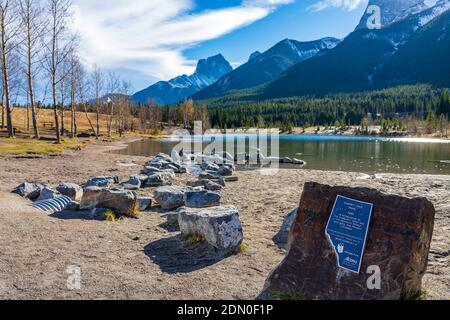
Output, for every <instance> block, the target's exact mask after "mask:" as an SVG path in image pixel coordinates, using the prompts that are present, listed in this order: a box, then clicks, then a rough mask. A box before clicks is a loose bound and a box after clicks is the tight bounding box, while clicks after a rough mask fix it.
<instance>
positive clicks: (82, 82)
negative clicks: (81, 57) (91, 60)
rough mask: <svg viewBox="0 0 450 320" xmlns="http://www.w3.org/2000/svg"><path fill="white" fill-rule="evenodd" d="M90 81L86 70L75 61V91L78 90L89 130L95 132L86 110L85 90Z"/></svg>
mask: <svg viewBox="0 0 450 320" xmlns="http://www.w3.org/2000/svg"><path fill="white" fill-rule="evenodd" d="M89 86H90V83H89V81H88V79H87V77H86V72H85V70H84V68H83V66H82V65H81V63H80V62H79V61H78V62H77V92H78V98H79V101H80V103H81V105H82V106H83V110H84V114H85V115H86V119H87V121H88V122H89V126H90V127H91V130H92V131H93V132H94V134H96V131H95V128H94V125H93V124H92V121H91V119H90V118H89V114H88V111H87V97H86V92H88V91H89Z"/></svg>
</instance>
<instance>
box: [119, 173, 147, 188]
mask: <svg viewBox="0 0 450 320" xmlns="http://www.w3.org/2000/svg"><path fill="white" fill-rule="evenodd" d="M147 179H148V177H147ZM147 179H145V181H147ZM121 185H122V187H123V188H124V189H126V190H139V188H140V187H141V179H140V178H139V177H138V176H131V177H130V178H129V179H128V181H125V182H123V183H121Z"/></svg>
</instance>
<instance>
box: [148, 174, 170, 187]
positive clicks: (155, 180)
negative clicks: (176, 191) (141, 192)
mask: <svg viewBox="0 0 450 320" xmlns="http://www.w3.org/2000/svg"><path fill="white" fill-rule="evenodd" d="M171 184H172V181H171V176H170V175H168V174H162V173H161V172H159V173H155V174H152V175H151V176H148V179H147V181H146V182H145V187H160V186H169V185H171Z"/></svg>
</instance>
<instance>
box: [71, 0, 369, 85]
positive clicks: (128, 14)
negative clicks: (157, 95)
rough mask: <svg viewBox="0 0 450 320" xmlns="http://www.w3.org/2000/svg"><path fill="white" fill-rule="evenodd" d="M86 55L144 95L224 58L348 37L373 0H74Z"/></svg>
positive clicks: (235, 59) (239, 60) (237, 59)
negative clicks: (284, 43)
mask: <svg viewBox="0 0 450 320" xmlns="http://www.w3.org/2000/svg"><path fill="white" fill-rule="evenodd" d="M73 3H74V12H75V19H74V28H75V29H76V30H77V31H78V33H79V34H80V36H81V51H80V54H81V57H82V59H83V61H84V63H85V65H86V66H87V67H88V69H89V68H91V67H92V66H93V65H94V64H96V65H97V66H99V67H100V68H103V69H105V70H114V71H117V73H119V74H120V75H121V76H122V77H123V78H124V79H126V80H129V81H131V83H132V85H133V89H134V90H140V89H142V88H145V87H147V86H149V85H150V84H152V83H154V82H156V81H158V80H168V79H170V78H172V77H174V76H177V75H180V74H184V73H185V74H190V73H192V72H193V71H194V69H195V65H196V61H197V60H198V59H201V58H206V57H208V56H211V55H214V54H217V53H222V54H223V55H224V56H225V58H226V59H227V60H228V61H230V63H232V64H233V65H234V66H237V65H239V64H241V63H244V62H246V61H247V59H248V56H249V55H250V54H251V53H252V52H254V51H256V50H259V51H261V52H263V51H265V50H267V49H268V48H270V47H271V46H273V45H274V44H275V43H277V42H278V41H281V40H283V39H285V38H290V39H295V40H299V41H307V40H315V39H318V38H321V37H326V36H334V37H338V38H342V37H345V36H346V35H347V34H348V33H350V32H351V31H352V30H353V29H354V28H355V26H356V25H357V23H358V21H359V19H360V17H361V16H362V14H363V11H364V9H365V7H366V5H367V0H133V1H129V0H96V1H92V0H73Z"/></svg>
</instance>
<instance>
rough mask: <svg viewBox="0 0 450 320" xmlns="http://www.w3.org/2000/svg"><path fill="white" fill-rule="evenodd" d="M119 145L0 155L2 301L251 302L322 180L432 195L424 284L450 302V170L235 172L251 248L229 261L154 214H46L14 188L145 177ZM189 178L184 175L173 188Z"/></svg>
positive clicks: (236, 199)
mask: <svg viewBox="0 0 450 320" xmlns="http://www.w3.org/2000/svg"><path fill="white" fill-rule="evenodd" d="M118 147H120V144H119V143H117V142H116V143H102V142H97V143H93V144H90V145H89V147H88V148H87V149H85V150H82V151H78V152H75V151H73V152H72V151H71V152H67V153H64V154H62V155H57V156H46V157H40V158H15V157H11V156H6V157H0V168H1V170H0V298H2V299H66V298H67V299H253V298H254V297H255V296H256V295H257V294H258V293H259V291H260V290H261V289H262V287H263V284H264V281H265V279H266V277H267V275H268V274H269V272H270V271H271V270H272V269H273V268H274V267H275V266H276V265H277V264H278V263H279V262H280V261H281V260H282V259H283V256H284V252H283V250H282V249H280V248H279V247H278V246H277V245H276V244H275V243H274V242H273V240H272V238H273V237H274V236H275V235H276V234H277V232H278V231H279V229H280V226H281V224H282V222H283V218H284V216H285V215H287V214H288V213H289V212H291V211H292V210H293V209H295V208H296V207H297V206H298V201H299V199H300V195H301V192H302V186H303V184H304V183H305V182H306V181H317V182H321V183H326V184H332V185H349V186H366V187H372V188H379V189H380V190H382V191H385V192H393V193H397V194H401V195H406V196H426V197H428V198H429V199H430V200H431V201H432V202H433V204H434V205H435V207H436V223H435V231H434V236H433V242H432V246H431V253H430V256H429V258H430V262H429V266H428V271H427V273H426V275H425V277H424V281H423V284H424V289H425V290H426V292H427V294H428V298H430V299H450V268H449V267H450V258H449V252H450V236H449V235H450V233H449V231H450V176H429V175H394V174H385V175H381V176H379V177H378V178H377V179H376V180H360V179H358V177H359V176H361V174H358V173H346V172H327V171H310V170H280V171H279V173H278V174H277V175H275V176H263V175H260V174H259V173H257V172H250V171H246V172H243V171H240V172H237V176H238V177H239V181H238V182H235V183H228V184H227V187H226V188H225V189H224V190H223V191H222V196H223V203H226V204H232V205H235V206H236V207H237V208H238V209H239V213H240V216H241V220H242V224H243V228H244V237H245V244H246V246H247V247H248V248H247V250H246V251H244V252H242V253H240V254H237V255H234V256H231V257H225V258H224V257H221V256H218V255H217V254H216V253H215V252H214V250H212V249H211V248H210V247H208V246H207V245H205V244H196V245H192V246H187V245H185V244H184V243H183V241H181V239H180V236H179V232H177V231H175V230H171V229H170V228H168V227H167V226H166V224H165V223H164V222H165V220H164V219H162V218H160V217H159V215H158V214H157V212H156V211H155V212H148V213H145V214H142V216H141V218H140V219H124V220H119V221H116V222H105V221H98V220H89V219H86V218H85V217H83V216H77V215H72V216H61V215H50V216H48V215H46V214H43V213H42V212H39V211H36V210H34V209H31V208H30V207H29V203H28V202H27V201H26V200H24V199H21V198H20V197H18V196H16V195H13V194H11V193H10V190H11V188H13V187H14V186H16V185H18V184H19V183H20V182H22V181H24V180H27V181H36V182H41V183H48V184H51V185H55V184H58V183H60V182H75V183H83V182H85V181H86V180H87V179H88V178H90V177H92V176H96V175H118V176H119V177H120V178H121V179H125V178H127V177H128V176H129V175H130V174H135V173H138V172H139V171H140V169H141V166H142V165H143V164H144V163H145V162H146V161H147V160H148V159H147V158H144V157H133V156H124V155H117V154H112V153H109V152H108V151H110V150H113V149H115V148H118ZM189 179H192V177H189V175H183V176H178V177H177V178H176V182H175V184H177V185H182V184H184V183H185V182H186V181H187V180H189ZM151 193H152V190H151V189H146V190H145V191H143V194H149V195H150V194H151ZM136 239H137V240H136ZM71 266H79V267H80V270H81V288H80V289H79V290H69V289H68V287H67V283H66V282H67V278H68V277H69V275H70V274H68V273H67V272H68V271H70V267H71ZM68 268H69V270H68Z"/></svg>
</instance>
